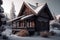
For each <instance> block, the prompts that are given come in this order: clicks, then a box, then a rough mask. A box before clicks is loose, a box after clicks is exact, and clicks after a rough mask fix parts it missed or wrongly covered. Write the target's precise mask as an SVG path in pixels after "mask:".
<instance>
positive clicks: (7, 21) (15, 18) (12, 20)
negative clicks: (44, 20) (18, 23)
mask: <svg viewBox="0 0 60 40" xmlns="http://www.w3.org/2000/svg"><path fill="white" fill-rule="evenodd" d="M22 17H24V15H23V16H20V17H16V18H14V19H11V20H9V21H7V22H11V21H14V20H17V19H19V18H22Z"/></svg>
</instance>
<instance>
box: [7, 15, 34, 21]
mask: <svg viewBox="0 0 60 40" xmlns="http://www.w3.org/2000/svg"><path fill="white" fill-rule="evenodd" d="M31 16H33V14H30V15H27V16H24V15H23V16H20V17H16V18H14V19H11V20H9V21H7V22H12V21H14V20H17V19H20V20H24V19H26V18H28V17H31Z"/></svg>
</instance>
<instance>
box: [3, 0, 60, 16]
mask: <svg viewBox="0 0 60 40" xmlns="http://www.w3.org/2000/svg"><path fill="white" fill-rule="evenodd" d="M12 1H13V2H14V5H15V10H16V15H17V14H18V13H19V10H20V8H21V5H22V3H23V1H26V2H29V3H31V4H33V5H35V3H37V2H38V3H46V2H47V3H48V6H49V8H50V11H51V12H52V14H53V13H55V15H59V14H60V0H3V5H2V6H3V8H4V11H5V12H6V13H8V14H9V13H10V9H11V3H12Z"/></svg>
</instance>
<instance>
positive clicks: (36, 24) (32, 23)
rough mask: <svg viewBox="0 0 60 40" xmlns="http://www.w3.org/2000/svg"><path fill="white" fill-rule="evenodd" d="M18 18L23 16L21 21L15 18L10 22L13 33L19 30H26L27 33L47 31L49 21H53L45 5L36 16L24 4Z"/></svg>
mask: <svg viewBox="0 0 60 40" xmlns="http://www.w3.org/2000/svg"><path fill="white" fill-rule="evenodd" d="M31 14H33V15H31ZM23 15H24V16H23ZM29 15H31V16H29ZM20 16H23V17H21V18H22V19H23V20H20V19H21V18H17V19H15V20H12V21H11V22H12V28H13V31H20V29H27V30H28V31H38V32H39V31H49V22H50V20H53V16H52V14H51V12H50V10H49V8H48V5H47V4H45V5H44V6H43V7H42V8H41V10H40V11H39V12H38V13H37V15H36V14H35V12H34V10H32V9H31V8H30V7H29V6H28V5H27V4H26V3H25V2H24V3H23V5H22V8H21V10H20V12H19V14H18V17H20ZM26 16H27V17H26ZM31 29H32V30H31Z"/></svg>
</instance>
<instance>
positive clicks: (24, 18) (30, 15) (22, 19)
mask: <svg viewBox="0 0 60 40" xmlns="http://www.w3.org/2000/svg"><path fill="white" fill-rule="evenodd" d="M31 16H33V14H31V15H27V16H24V17H22V18H21V19H20V20H24V19H26V18H28V17H31Z"/></svg>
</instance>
